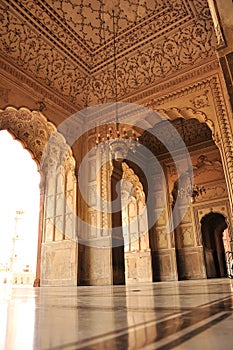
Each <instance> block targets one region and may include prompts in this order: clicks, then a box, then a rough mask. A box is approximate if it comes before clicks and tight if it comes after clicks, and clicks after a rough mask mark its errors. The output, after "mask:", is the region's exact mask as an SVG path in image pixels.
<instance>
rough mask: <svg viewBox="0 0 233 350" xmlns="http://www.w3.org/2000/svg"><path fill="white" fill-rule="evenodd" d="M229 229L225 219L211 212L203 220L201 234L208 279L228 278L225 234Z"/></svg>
mask: <svg viewBox="0 0 233 350" xmlns="http://www.w3.org/2000/svg"><path fill="white" fill-rule="evenodd" d="M226 228H227V223H226V219H225V217H224V216H223V215H222V214H220V213H215V212H210V213H208V214H206V215H204V216H203V217H202V219H201V233H202V242H203V249H204V257H205V266H206V274H207V278H214V277H226V274H227V271H226V260H225V249H224V242H223V232H224V231H225V230H226Z"/></svg>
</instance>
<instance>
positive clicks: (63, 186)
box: [0, 107, 77, 286]
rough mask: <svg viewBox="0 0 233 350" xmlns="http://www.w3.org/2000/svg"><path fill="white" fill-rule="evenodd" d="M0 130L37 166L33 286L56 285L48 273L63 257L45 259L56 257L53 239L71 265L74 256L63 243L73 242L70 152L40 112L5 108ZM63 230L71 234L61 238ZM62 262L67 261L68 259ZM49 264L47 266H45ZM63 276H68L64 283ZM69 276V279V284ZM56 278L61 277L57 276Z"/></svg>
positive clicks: (73, 194) (73, 189)
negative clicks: (22, 149)
mask: <svg viewBox="0 0 233 350" xmlns="http://www.w3.org/2000/svg"><path fill="white" fill-rule="evenodd" d="M0 130H8V131H9V132H10V133H11V134H12V135H13V137H14V138H15V139H16V140H18V141H20V142H21V143H22V145H23V147H24V148H25V149H27V150H28V151H29V152H30V154H31V155H32V158H33V160H35V161H36V163H37V166H38V170H39V172H40V175H41V184H40V213H39V232H38V253H37V272H36V280H35V283H34V285H35V286H38V285H39V284H40V281H41V279H42V284H43V283H44V284H54V283H55V284H56V283H57V277H58V276H56V273H55V272H54V275H53V273H52V274H51V270H53V266H54V264H58V263H59V264H60V265H62V264H63V263H64V257H63V256H61V255H62V253H61V252H62V249H60V255H59V254H57V257H56V259H50V256H49V255H51V253H52V254H53V256H55V255H56V252H54V247H53V245H52V243H53V242H54V241H55V240H56V237H57V236H59V240H57V241H59V244H60V245H64V244H65V245H66V247H67V251H69V253H70V254H71V255H72V254H73V255H74V260H75V261H76V255H77V254H76V251H77V247H76V243H74V244H73V246H72V243H67V242H65V241H66V240H69V241H70V242H71V241H73V242H75V241H76V239H75V215H74V214H75V213H76V210H75V204H76V177H75V160H74V157H73V155H72V150H71V148H70V147H69V146H68V144H67V143H66V141H65V138H64V137H63V136H62V135H61V134H60V133H58V132H57V131H56V127H55V126H54V125H53V124H52V123H50V122H48V120H47V119H46V117H45V116H44V115H43V114H42V113H41V112H38V111H30V110H29V109H27V108H24V107H23V108H20V109H16V108H14V107H7V108H6V109H5V110H0ZM51 179H54V181H55V182H51ZM70 179H72V184H71V181H70ZM59 180H60V181H59ZM55 183H56V185H55ZM68 198H69V199H68ZM57 200H58V204H57V205H56V201H57ZM55 208H56V210H55ZM66 220H67V226H66ZM70 221H72V223H70ZM67 230H71V231H72V233H71V234H70V235H65V232H67ZM57 231H59V234H58V232H57ZM67 236H68V237H67ZM42 242H43V247H42ZM64 242H65V243H64ZM59 244H58V245H59ZM58 245H57V247H58ZM66 259H68V260H69V259H70V257H69V258H68V257H67V258H66ZM49 261H50V262H51V266H48V265H49ZM70 268H71V267H70ZM72 268H73V271H63V280H64V281H65V284H67V283H68V284H70V283H71V284H77V266H75V264H73V265H72ZM48 274H50V275H49V276H48ZM64 275H67V276H69V277H67V281H66V280H65V279H64ZM70 276H72V281H71V280H70ZM59 278H62V277H60V276H59ZM55 280H56V282H55ZM60 283H63V282H60Z"/></svg>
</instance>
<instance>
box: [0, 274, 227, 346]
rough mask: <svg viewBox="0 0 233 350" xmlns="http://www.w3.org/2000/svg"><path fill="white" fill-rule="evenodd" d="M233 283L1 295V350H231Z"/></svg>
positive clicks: (49, 289)
mask: <svg viewBox="0 0 233 350" xmlns="http://www.w3.org/2000/svg"><path fill="white" fill-rule="evenodd" d="M232 283H233V282H232V280H230V279H217V280H216V279H213V280H199V281H181V282H171V283H170V282H163V283H148V284H137V285H129V286H107V287H69V288H63V287H46V288H43V287H41V288H34V289H33V288H31V289H28V288H18V289H17V288H15V289H10V288H9V289H5V290H4V289H1V291H0V297H1V303H0V311H1V321H0V327H1V328H0V332H1V337H0V348H1V349H3V350H4V349H5V350H14V349H15V350H20V349H23V350H27V349H28V350H30V349H36V350H38V349H39V350H40V349H41V350H55V349H67V350H72V349H111V350H112V349H147V350H149V349H160V350H161V349H173V348H174V349H189V350H190V349H196V348H198V343H197V339H199V338H200V339H201V341H202V342H203V343H205V344H209V345H212V346H214V345H216V344H218V346H220V347H219V348H221V347H222V346H221V345H223V344H224V350H226V349H229V350H230V349H232V341H233V336H232V311H233V308H232V300H233V299H232V297H233V288H232ZM215 327H216V331H215V332H213V329H215ZM220 330H222V331H223V333H224V338H222V336H221V333H220ZM210 334H211V337H210ZM215 334H216V336H215ZM217 334H218V336H217ZM219 339H221V344H219V341H220V340H219ZM207 349H208V347H207V345H205V350H207Z"/></svg>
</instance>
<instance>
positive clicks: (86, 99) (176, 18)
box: [0, 0, 216, 108]
mask: <svg viewBox="0 0 233 350" xmlns="http://www.w3.org/2000/svg"><path fill="white" fill-rule="evenodd" d="M113 10H114V17H115V28H116V32H117V33H116V34H117V38H116V51H117V79H118V85H117V88H118V95H119V98H120V99H126V98H129V97H130V96H132V95H134V94H135V93H137V92H138V91H143V90H145V89H147V88H148V87H151V86H153V85H156V84H158V83H160V82H161V81H165V80H167V81H168V80H169V79H171V78H172V77H174V76H176V75H178V74H181V73H182V72H187V71H189V70H190V71H191V70H192V69H194V68H195V67H197V66H200V65H202V64H205V63H206V62H208V61H211V60H215V59H216V57H215V46H216V42H215V36H214V31H213V28H212V21H211V17H210V13H209V9H208V6H207V0H127V1H126V0H112V1H109V0H64V1H60V0H46V1H45V0H36V1H33V0H3V1H1V3H0V24H1V25H0V33H1V40H0V45H1V46H0V47H1V53H0V56H1V57H2V58H4V60H7V61H8V62H9V63H10V64H12V65H13V66H15V67H16V68H17V69H18V70H19V71H20V72H22V73H24V74H26V75H27V77H29V79H31V81H35V82H37V83H40V84H41V85H42V86H45V87H46V88H48V89H51V91H55V92H56V93H57V94H58V95H59V96H62V98H64V99H65V100H66V101H67V102H69V103H70V104H72V105H73V106H77V107H79V108H80V107H83V106H86V105H93V104H97V103H103V102H108V101H113V100H114V98H115V97H114V96H115V84H114V74H113V18H112V17H113Z"/></svg>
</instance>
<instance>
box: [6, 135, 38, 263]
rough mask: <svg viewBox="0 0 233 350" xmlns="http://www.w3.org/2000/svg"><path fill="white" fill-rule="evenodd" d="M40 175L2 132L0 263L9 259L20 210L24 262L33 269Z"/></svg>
mask: <svg viewBox="0 0 233 350" xmlns="http://www.w3.org/2000/svg"><path fill="white" fill-rule="evenodd" d="M39 183H40V174H39V172H38V171H37V164H36V162H35V161H34V160H33V159H32V157H31V155H30V153H29V152H28V151H27V150H25V149H24V148H23V146H22V144H21V143H20V142H19V141H16V140H14V139H13V137H12V136H11V135H10V134H9V133H8V132H7V131H5V130H3V131H0V262H5V261H6V259H7V258H9V254H10V253H11V249H12V236H13V234H14V226H15V213H16V211H18V210H23V211H24V214H23V217H24V220H23V227H24V232H23V234H24V236H25V250H24V255H25V258H26V259H28V260H30V261H29V262H30V263H33V264H34V265H35V262H36V249H37V237H38V218H39Z"/></svg>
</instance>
